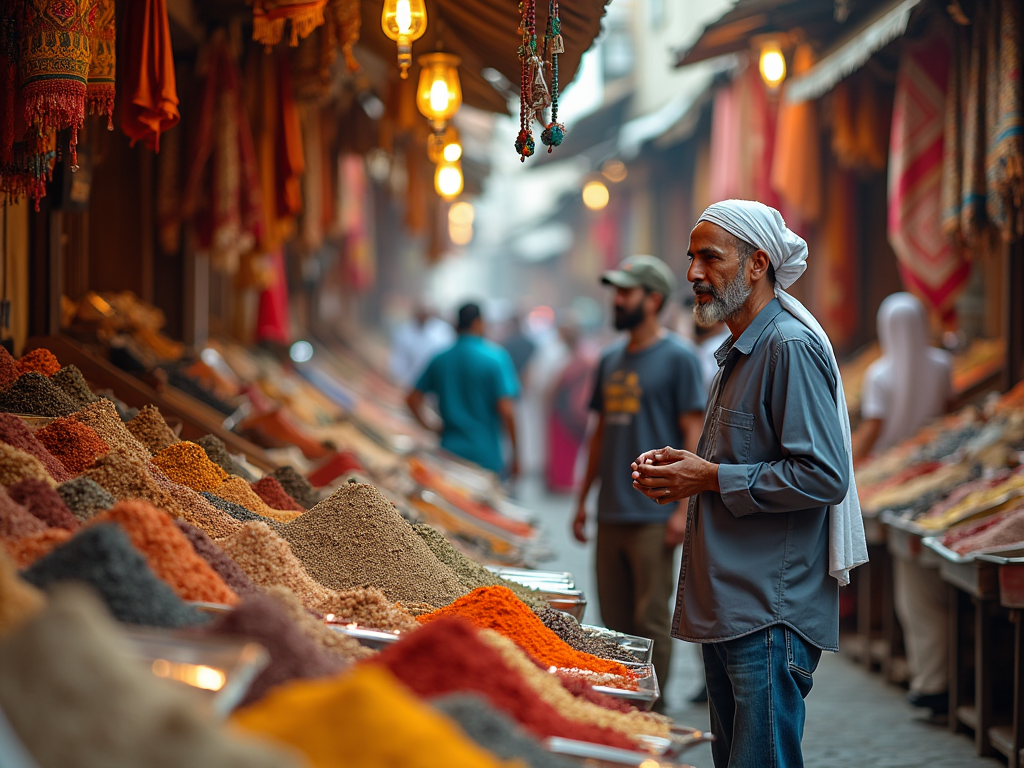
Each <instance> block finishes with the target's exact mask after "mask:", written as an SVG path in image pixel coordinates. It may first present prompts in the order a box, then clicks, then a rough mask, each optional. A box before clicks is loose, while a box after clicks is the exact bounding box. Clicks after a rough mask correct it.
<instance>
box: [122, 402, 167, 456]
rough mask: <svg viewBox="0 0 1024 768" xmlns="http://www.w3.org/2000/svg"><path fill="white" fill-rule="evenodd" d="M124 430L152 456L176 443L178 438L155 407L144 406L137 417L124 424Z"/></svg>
mask: <svg viewBox="0 0 1024 768" xmlns="http://www.w3.org/2000/svg"><path fill="white" fill-rule="evenodd" d="M125 428H126V429H127V430H128V431H129V432H131V433H132V435H134V437H135V439H136V440H138V441H139V442H140V443H142V444H143V445H144V446H146V448H148V449H149V452H150V453H152V454H154V455H155V454H157V453H160V451H162V450H163V449H164V448H167V447H168V446H170V445H174V444H175V443H177V442H178V436H177V435H175V434H174V432H173V431H172V430H171V428H170V427H169V426H167V422H166V421H164V417H163V415H162V414H161V413H160V409H159V408H157V407H156V406H155V405H147V406H144V407H143V408H142V410H140V411H139V415H138V416H136V417H135V418H134V419H132V420H131V421H129V422H128V423H127V424H125Z"/></svg>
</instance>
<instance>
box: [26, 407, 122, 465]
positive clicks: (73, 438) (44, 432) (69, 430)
mask: <svg viewBox="0 0 1024 768" xmlns="http://www.w3.org/2000/svg"><path fill="white" fill-rule="evenodd" d="M35 435H36V437H37V438H38V439H39V442H41V443H42V444H43V445H45V446H46V449H47V450H48V451H49V452H50V453H51V454H53V455H54V456H56V457H57V459H58V460H59V461H60V462H61V464H63V465H64V467H65V468H66V469H67V470H68V472H70V473H71V474H73V475H77V474H79V473H80V472H84V471H85V470H87V469H88V468H89V467H91V466H92V464H93V462H94V461H96V459H97V458H99V457H100V456H102V455H103V454H105V453H106V452H107V451H109V450H110V446H109V445H107V444H106V443H105V442H104V441H103V438H101V437H100V436H99V435H98V434H96V430H95V429H93V428H92V427H90V426H88V425H87V424H83V423H82V422H80V421H78V420H77V419H76V418H75V417H74V416H64V417H62V418H60V419H56V420H55V421H51V422H50V423H49V424H47V425H46V426H45V427H43V428H42V429H37V430H36V432H35Z"/></svg>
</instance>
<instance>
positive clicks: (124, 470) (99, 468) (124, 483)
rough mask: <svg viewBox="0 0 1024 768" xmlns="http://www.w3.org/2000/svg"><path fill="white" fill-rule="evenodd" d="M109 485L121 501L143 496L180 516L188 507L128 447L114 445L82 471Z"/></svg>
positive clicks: (89, 476) (104, 485)
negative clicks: (158, 481) (160, 483)
mask: <svg viewBox="0 0 1024 768" xmlns="http://www.w3.org/2000/svg"><path fill="white" fill-rule="evenodd" d="M82 476H83V477H88V478H89V479H90V480H95V481H96V482H97V483H98V484H99V485H101V486H102V487H104V488H106V489H107V491H109V492H110V495H111V496H113V497H114V498H115V499H117V500H118V501H127V500H128V499H143V500H144V501H148V502H149V503H150V504H152V505H153V506H155V507H157V508H159V509H162V510H164V511H165V512H168V513H170V514H171V515H172V516H174V517H180V516H181V515H182V513H183V511H184V510H182V508H181V505H180V504H178V503H177V502H176V501H175V500H174V499H173V498H171V496H170V495H169V494H168V493H167V492H166V491H164V490H163V489H162V488H161V487H160V486H159V485H157V484H156V481H155V480H153V478H152V476H150V474H149V472H148V471H147V470H146V465H145V464H143V463H141V462H139V461H138V460H137V459H135V458H134V456H133V455H132V454H131V453H129V452H128V451H127V450H125V449H124V448H112V449H111V450H110V451H109V452H108V453H107V454H106V455H104V456H100V457H99V458H98V459H96V463H95V464H94V465H93V466H92V467H91V468H89V469H87V470H85V472H83V473H82Z"/></svg>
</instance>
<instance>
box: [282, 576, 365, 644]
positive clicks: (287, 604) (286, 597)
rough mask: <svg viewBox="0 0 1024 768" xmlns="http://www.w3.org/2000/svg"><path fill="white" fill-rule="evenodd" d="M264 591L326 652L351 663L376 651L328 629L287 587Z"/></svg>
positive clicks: (303, 632) (301, 630) (300, 629)
mask: <svg viewBox="0 0 1024 768" xmlns="http://www.w3.org/2000/svg"><path fill="white" fill-rule="evenodd" d="M266 592H267V595H268V596H269V597H272V598H273V599H274V600H276V601H277V603H278V605H279V606H280V607H281V610H282V611H283V612H284V614H285V615H286V616H287V617H288V618H289V619H291V621H292V623H293V624H294V625H295V626H296V627H298V629H299V631H300V632H302V634H304V635H305V636H306V637H308V638H309V639H310V640H312V641H313V642H314V643H316V644H317V645H318V646H319V647H320V648H321V649H322V650H324V651H326V652H327V653H328V654H330V655H332V656H337V657H338V658H340V659H342V660H343V661H346V662H349V663H352V662H355V661H359V660H360V659H366V658H369V657H370V656H373V655H374V653H376V651H374V650H372V649H370V648H367V647H366V646H364V645H362V644H360V642H359V641H358V640H355V639H354V638H351V637H349V636H348V635H345V634H342V633H341V632H336V631H335V630H333V629H330V628H329V627H328V626H327V625H326V624H324V623H323V621H321V620H320V619H318V618H316V617H315V616H313V615H312V614H311V613H310V612H309V611H307V610H306V608H305V607H304V606H303V605H302V602H301V601H300V600H299V598H297V597H296V596H295V593H294V592H292V591H291V590H290V589H288V588H287V587H270V588H268V589H267V591H266Z"/></svg>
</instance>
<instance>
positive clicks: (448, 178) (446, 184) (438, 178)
mask: <svg viewBox="0 0 1024 768" xmlns="http://www.w3.org/2000/svg"><path fill="white" fill-rule="evenodd" d="M462 186H463V179H462V168H461V166H460V165H459V163H457V162H456V163H452V164H450V165H447V164H445V165H439V166H437V173H436V174H435V175H434V188H435V189H436V190H437V194H439V195H440V196H441V197H443V198H444V199H445V200H451V199H453V198H456V197H458V196H459V195H460V194H461V193H462Z"/></svg>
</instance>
